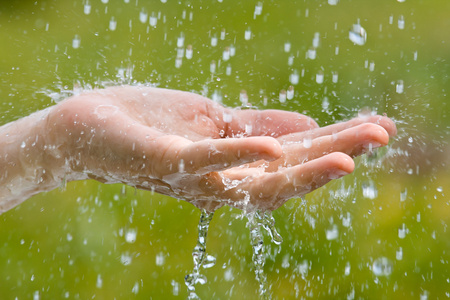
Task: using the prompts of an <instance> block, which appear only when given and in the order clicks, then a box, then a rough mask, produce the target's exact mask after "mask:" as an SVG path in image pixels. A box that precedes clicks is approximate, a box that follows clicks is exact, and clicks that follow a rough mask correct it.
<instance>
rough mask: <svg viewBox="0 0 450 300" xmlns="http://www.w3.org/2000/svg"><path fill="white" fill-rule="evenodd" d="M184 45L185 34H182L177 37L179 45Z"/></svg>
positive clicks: (179, 46)
mask: <svg viewBox="0 0 450 300" xmlns="http://www.w3.org/2000/svg"><path fill="white" fill-rule="evenodd" d="M183 46H184V35H183V34H181V35H180V36H179V37H178V38H177V47H178V48H181V47H183Z"/></svg>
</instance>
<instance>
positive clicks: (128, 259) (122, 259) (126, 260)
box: [120, 252, 133, 266]
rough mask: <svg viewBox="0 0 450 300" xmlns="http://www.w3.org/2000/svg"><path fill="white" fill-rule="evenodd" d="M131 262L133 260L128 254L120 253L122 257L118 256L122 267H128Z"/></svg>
mask: <svg viewBox="0 0 450 300" xmlns="http://www.w3.org/2000/svg"><path fill="white" fill-rule="evenodd" d="M132 260H133V257H132V256H131V255H130V254H129V253H128V252H125V253H122V255H121V256H120V262H121V263H122V264H123V265H124V266H128V265H130V264H131V262H132Z"/></svg>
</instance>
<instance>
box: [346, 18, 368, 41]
mask: <svg viewBox="0 0 450 300" xmlns="http://www.w3.org/2000/svg"><path fill="white" fill-rule="evenodd" d="M348 37H349V38H350V40H351V41H352V42H353V43H355V44H356V45H359V46H362V45H364V44H365V43H366V42H367V33H366V30H365V29H364V28H363V27H362V26H361V25H360V24H359V21H358V23H356V24H353V26H352V28H351V29H350V31H349V33H348Z"/></svg>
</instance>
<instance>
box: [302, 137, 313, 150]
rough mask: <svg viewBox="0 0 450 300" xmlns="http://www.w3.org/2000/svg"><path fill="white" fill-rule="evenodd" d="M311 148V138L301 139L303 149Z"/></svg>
mask: <svg viewBox="0 0 450 300" xmlns="http://www.w3.org/2000/svg"><path fill="white" fill-rule="evenodd" d="M311 146H312V138H311V137H309V136H307V137H304V138H303V147H305V148H307V149H309V148H311Z"/></svg>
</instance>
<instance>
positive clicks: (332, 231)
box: [325, 224, 339, 241]
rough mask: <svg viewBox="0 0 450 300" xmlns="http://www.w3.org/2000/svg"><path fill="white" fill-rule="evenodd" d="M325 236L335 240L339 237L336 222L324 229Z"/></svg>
mask: <svg viewBox="0 0 450 300" xmlns="http://www.w3.org/2000/svg"><path fill="white" fill-rule="evenodd" d="M325 233H326V238H327V240H329V241H331V240H335V239H337V238H338V237H339V230H338V227H337V226H336V224H333V226H332V227H331V228H330V229H327V230H326V232H325Z"/></svg>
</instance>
